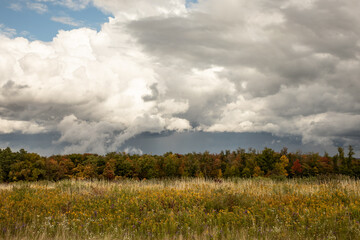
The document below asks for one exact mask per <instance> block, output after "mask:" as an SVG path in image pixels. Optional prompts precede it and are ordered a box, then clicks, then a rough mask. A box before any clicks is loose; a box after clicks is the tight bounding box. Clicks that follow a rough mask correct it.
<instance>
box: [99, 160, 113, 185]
mask: <svg viewBox="0 0 360 240" xmlns="http://www.w3.org/2000/svg"><path fill="white" fill-rule="evenodd" d="M115 164H116V161H115V160H114V159H110V160H109V161H107V162H106V164H105V168H104V172H103V174H102V176H103V177H104V178H105V179H107V180H113V179H114V178H115Z"/></svg>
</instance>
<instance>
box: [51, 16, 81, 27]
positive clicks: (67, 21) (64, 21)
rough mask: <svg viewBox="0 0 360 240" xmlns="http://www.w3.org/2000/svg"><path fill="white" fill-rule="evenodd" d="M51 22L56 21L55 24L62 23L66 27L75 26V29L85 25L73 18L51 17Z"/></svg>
mask: <svg viewBox="0 0 360 240" xmlns="http://www.w3.org/2000/svg"><path fill="white" fill-rule="evenodd" d="M51 20H52V21H54V22H59V23H62V24H65V25H70V26H73V27H79V26H81V25H83V23H82V22H78V21H76V20H75V19H73V18H71V17H68V16H66V17H55V16H54V17H51Z"/></svg>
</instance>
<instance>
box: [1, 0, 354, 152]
mask: <svg viewBox="0 0 360 240" xmlns="http://www.w3.org/2000/svg"><path fill="white" fill-rule="evenodd" d="M41 2H44V0H42V1H41ZM70 2H73V3H75V2H74V1H69V2H68V3H69V4H70ZM62 3H64V4H65V2H62ZM77 3H78V4H80V5H81V3H82V4H83V5H82V6H86V5H87V4H90V2H89V1H82V2H81V1H79V2H77ZM54 4H55V3H54ZM92 4H94V6H96V7H98V8H100V9H101V10H103V11H107V12H111V13H112V14H113V15H114V17H111V18H109V21H108V22H107V23H105V24H103V26H102V28H101V30H100V31H98V32H97V31H94V30H91V29H88V28H79V29H75V30H71V31H60V32H59V33H58V35H57V36H56V37H55V38H54V39H53V41H51V42H46V43H45V42H40V41H28V40H26V39H24V38H15V39H14V38H12V37H11V35H10V36H9V35H7V36H5V35H4V34H3V35H2V36H1V37H0V53H1V54H0V117H1V119H3V122H1V123H0V126H1V124H3V125H5V124H7V125H6V126H11V127H7V129H8V130H7V132H11V131H24V130H25V129H26V128H27V127H26V124H34V126H37V127H34V128H35V129H37V131H42V132H53V131H56V132H59V133H60V134H61V136H60V138H59V139H58V141H55V142H54V144H65V145H66V146H67V147H66V148H65V150H64V151H65V152H67V153H69V152H98V153H105V152H108V151H116V150H119V149H121V148H122V147H121V146H122V145H123V143H124V142H125V141H127V140H129V139H131V138H133V137H134V136H136V135H138V134H141V133H144V132H150V133H159V132H163V131H180V132H181V131H189V130H190V131H194V130H197V131H206V132H268V133H272V134H274V135H277V136H302V141H303V143H309V144H310V143H317V144H322V145H333V144H336V143H337V142H339V141H340V142H345V143H348V144H353V145H356V144H357V143H358V141H359V138H360V133H359V131H358V129H357V128H358V127H357V126H359V125H360V118H359V116H360V95H359V94H358V93H359V90H360V82H359V81H358V76H359V75H360V72H359V71H360V70H359V69H360V60H359V59H360V58H359V57H360V51H359V50H360V49H359V48H360V42H359V40H358V39H359V35H360V31H359V29H358V28H356V26H358V25H359V23H360V18H359V16H358V10H360V4H359V3H357V2H356V1H355V0H344V1H341V2H340V1H327V0H314V1H304V2H301V3H299V2H298V1H285V0H280V1H276V2H271V3H270V2H267V1H262V0H255V1H250V2H249V1H233V0H223V1H221V2H219V1H217V0H202V1H199V2H198V3H196V4H192V5H191V6H190V8H186V6H185V5H186V3H185V1H181V0H172V1H169V0H166V1H165V0H156V1H151V3H150V2H149V1H145V0H144V1H142V0H140V1H126V0H121V1H115V0H104V1H98V0H94V1H93V2H92ZM69 6H70V5H69ZM5 121H6V122H5ZM9 121H11V122H12V123H11V124H10V123H9ZM15 123H16V124H18V125H16V124H15ZM19 123H22V124H19ZM25 123H26V124H25ZM24 124H25V125H24ZM15 125H16V126H17V127H14V126H15Z"/></svg>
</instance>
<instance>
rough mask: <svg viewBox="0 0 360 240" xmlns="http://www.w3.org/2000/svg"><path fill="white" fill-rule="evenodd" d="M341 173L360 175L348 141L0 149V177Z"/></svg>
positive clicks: (215, 176)
mask: <svg viewBox="0 0 360 240" xmlns="http://www.w3.org/2000/svg"><path fill="white" fill-rule="evenodd" d="M320 174H321V175H334V174H342V175H349V176H353V177H360V162H359V160H358V159H356V158H354V151H353V148H352V147H351V146H349V153H348V154H347V156H345V151H344V149H343V148H339V149H338V154H336V155H335V156H333V157H330V156H329V155H328V154H327V153H325V155H324V156H320V155H319V154H318V153H308V154H302V153H299V152H297V153H288V152H287V149H286V148H284V149H283V150H282V151H281V152H280V153H278V152H275V151H274V150H272V149H270V148H265V149H264V150H262V151H261V152H257V151H255V150H253V149H249V151H245V150H244V149H240V148H239V149H238V150H236V151H228V150H227V151H225V152H223V151H222V152H221V153H218V154H217V153H209V152H204V153H188V154H174V153H171V152H169V153H165V154H164V155H161V156H160V155H149V154H144V155H136V154H133V155H131V154H127V153H121V152H120V153H116V152H112V153H108V154H106V155H105V156H101V155H97V154H70V155H56V156H50V157H42V156H40V155H38V154H36V153H28V152H26V151H25V150H20V151H18V152H13V151H11V149H10V148H6V149H0V182H16V181H37V180H50V181H58V180H61V179H105V180H118V179H124V178H133V179H151V178H182V177H204V178H211V179H220V178H233V177H245V178H246V177H288V178H293V177H308V176H316V175H320Z"/></svg>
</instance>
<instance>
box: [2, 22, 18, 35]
mask: <svg viewBox="0 0 360 240" xmlns="http://www.w3.org/2000/svg"><path fill="white" fill-rule="evenodd" d="M16 34H17V32H16V29H13V28H9V27H6V26H5V25H4V24H1V23H0V35H4V36H6V37H14V36H15V35H16Z"/></svg>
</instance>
